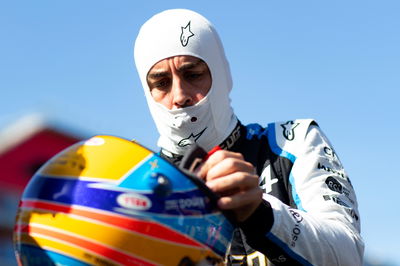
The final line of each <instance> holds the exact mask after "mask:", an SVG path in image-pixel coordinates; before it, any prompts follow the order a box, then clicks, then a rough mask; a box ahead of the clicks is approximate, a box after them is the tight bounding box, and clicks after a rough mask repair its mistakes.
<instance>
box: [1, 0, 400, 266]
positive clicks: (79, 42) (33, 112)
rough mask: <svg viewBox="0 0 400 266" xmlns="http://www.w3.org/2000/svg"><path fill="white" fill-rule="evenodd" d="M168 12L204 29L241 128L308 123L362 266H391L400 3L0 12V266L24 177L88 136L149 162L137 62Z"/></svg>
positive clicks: (29, 5)
mask: <svg viewBox="0 0 400 266" xmlns="http://www.w3.org/2000/svg"><path fill="white" fill-rule="evenodd" d="M169 8H189V9H193V10H195V11H197V12H200V13H201V14H203V15H204V16H206V17H207V18H208V19H209V20H210V21H212V22H213V23H214V25H215V26H216V28H217V30H218V31H219V33H220V35H221V38H222V41H223V43H224V46H225V51H226V54H227V57H228V59H229V61H230V66H231V70H232V75H233V81H234V87H233V90H232V94H231V98H232V105H233V107H234V109H235V111H236V114H237V115H238V117H239V119H240V120H241V121H242V122H243V123H245V124H246V123H253V122H258V123H261V124H263V125H266V124H267V123H269V122H271V121H280V120H289V119H296V118H314V119H316V120H317V122H318V123H319V125H320V126H321V128H322V129H323V130H324V131H325V133H326V134H327V135H328V137H329V138H330V140H331V142H332V143H333V145H334V147H335V149H336V151H337V153H338V155H339V156H340V158H341V161H342V162H343V164H344V166H345V168H346V170H347V172H348V174H349V176H350V178H351V180H352V183H353V186H354V188H355V190H356V192H357V196H358V201H359V211H360V214H361V221H362V236H363V238H364V240H365V243H366V253H365V265H392V266H394V265H400V253H399V250H400V241H399V238H400V234H399V232H398V224H399V222H398V221H399V220H400V213H399V211H398V209H397V207H395V206H396V202H397V194H398V188H399V187H400V186H399V185H400V181H399V180H400V178H399V171H398V168H397V163H396V162H395V160H396V158H397V153H398V150H399V148H400V145H399V131H400V126H399V121H398V120H397V118H398V114H399V111H398V110H397V107H398V105H399V99H400V97H399V89H400V49H399V47H400V16H399V12H400V2H399V1H395V0H392V1H389V0H381V1H372V0H363V1H361V0H354V1H344V0H337V1H317V0H314V1H294V0H288V1H270V0H266V1H207V0H204V1H175V0H171V1H160V0H154V1H146V3H145V1H127V0H120V1H101V0H96V1H94V0H87V1H77V0H69V1H63V0H59V1H50V0H37V1H23V0H21V1H2V2H0V25H1V26H0V36H1V39H0V62H1V63H0V92H1V94H0V247H1V248H0V265H15V264H16V263H15V259H14V255H13V251H12V229H13V224H14V217H15V212H16V209H17V206H18V200H19V197H20V195H21V192H22V191H23V189H24V187H25V185H26V184H27V182H28V181H29V178H30V177H31V176H32V174H33V173H34V172H35V171H36V170H37V169H38V167H40V165H42V164H43V163H44V162H45V161H46V160H48V159H49V158H50V157H51V156H53V155H54V154H55V153H57V152H58V151H60V150H61V149H63V148H65V147H67V146H69V145H71V144H72V143H75V142H76V141H78V140H81V139H86V138H89V137H91V136H93V135H97V134H109V135H116V136H119V137H123V138H127V139H136V140H137V141H139V142H140V143H142V144H143V145H145V146H147V147H149V148H151V149H154V150H157V149H158V148H157V146H156V141H157V132H156V129H155V126H154V125H153V122H152V119H151V117H150V114H149V112H148V110H147V106H146V103H145V98H144V94H143V90H142V88H141V84H140V81H139V79H138V77H137V72H136V69H135V66H134V62H133V43H134V40H135V38H136V35H137V33H138V30H139V28H140V26H141V25H142V24H143V23H144V22H145V21H146V20H147V19H148V18H150V17H151V16H152V15H154V14H155V13H157V12H160V11H162V10H165V9H169Z"/></svg>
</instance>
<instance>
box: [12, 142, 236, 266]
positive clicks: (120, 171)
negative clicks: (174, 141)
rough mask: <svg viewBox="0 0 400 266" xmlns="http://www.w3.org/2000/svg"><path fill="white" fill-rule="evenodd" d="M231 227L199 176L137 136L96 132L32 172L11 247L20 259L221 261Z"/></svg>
mask: <svg viewBox="0 0 400 266" xmlns="http://www.w3.org/2000/svg"><path fill="white" fill-rule="evenodd" d="M233 228H234V227H233V225H232V223H231V222H230V221H229V219H227V218H226V216H225V215H224V214H223V213H221V211H219V210H218V208H217V207H216V204H215V198H213V195H212V193H210V191H209V190H207V187H206V186H205V185H204V183H202V182H199V179H197V178H195V177H193V176H191V175H190V174H189V173H188V172H186V171H184V170H181V169H178V168H177V167H175V166H173V165H172V164H170V163H169V162H168V161H166V160H164V159H163V158H162V157H160V156H159V155H158V154H156V153H154V152H152V151H151V150H149V149H147V148H145V147H143V146H142V145H140V144H138V143H137V142H132V141H129V140H126V139H122V138H118V137H115V136H95V137H93V138H90V139H88V140H86V141H82V142H78V143H76V144H75V145H72V146H70V147H69V148H67V149H65V150H63V151H62V152H60V153H59V154H57V155H56V156H54V157H53V158H51V159H50V160H49V161H48V162H47V163H46V164H45V165H43V166H42V167H41V168H40V169H39V170H38V171H37V173H35V175H34V176H33V177H32V179H31V180H30V182H29V184H28V185H27V187H26V188H25V190H24V193H23V195H22V198H21V201H20V205H19V209H18V214H17V218H16V224H15V229H14V247H15V251H16V256H17V260H18V262H19V264H20V265H54V264H57V265H58V264H60V265H88V264H97V265H99V264H101V265H154V264H158V265H160V264H163V265H192V264H198V263H203V262H208V263H209V264H220V263H222V261H223V258H224V255H225V253H226V252H227V249H228V248H229V243H230V240H231V237H232V232H233Z"/></svg>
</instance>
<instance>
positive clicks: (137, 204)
mask: <svg viewBox="0 0 400 266" xmlns="http://www.w3.org/2000/svg"><path fill="white" fill-rule="evenodd" d="M117 203H118V204H119V205H120V206H122V207H124V208H127V209H131V210H139V211H144V210H148V209H150V207H151V201H150V200H149V199H148V198H147V197H146V196H144V195H141V194H137V193H123V194H120V195H119V196H118V197H117Z"/></svg>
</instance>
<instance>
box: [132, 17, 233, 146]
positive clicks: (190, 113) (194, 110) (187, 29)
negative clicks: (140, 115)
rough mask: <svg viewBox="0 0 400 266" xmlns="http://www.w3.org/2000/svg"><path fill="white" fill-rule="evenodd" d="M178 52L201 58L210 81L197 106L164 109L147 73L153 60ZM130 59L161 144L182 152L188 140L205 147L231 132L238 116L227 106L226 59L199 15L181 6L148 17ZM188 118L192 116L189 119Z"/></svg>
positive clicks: (213, 32) (228, 79)
mask: <svg viewBox="0 0 400 266" xmlns="http://www.w3.org/2000/svg"><path fill="white" fill-rule="evenodd" d="M177 55H190V56H195V57H198V58H200V59H202V60H203V61H205V62H206V63H207V65H208V67H209V69H210V72H211V77H212V85H211V89H210V91H209V92H208V94H207V96H206V97H205V98H204V99H202V100H201V101H200V102H198V103H197V104H196V105H194V106H190V107H185V108H181V109H177V110H168V109H167V108H166V107H164V106H163V105H161V104H158V103H156V102H155V101H154V99H153V98H152V96H151V94H150V89H149V86H148V84H147V81H146V77H147V73H148V72H149V70H150V69H151V67H152V66H153V65H154V64H155V63H157V62H159V61H161V60H163V59H165V58H169V57H172V56H177ZM135 64H136V68H137V70H138V73H139V77H140V79H141V82H142V85H143V88H144V91H145V96H146V99H147V103H148V105H149V109H150V113H151V115H152V117H153V119H154V122H155V124H156V126H157V130H158V132H159V134H160V138H159V140H158V145H159V146H160V147H162V148H164V149H166V150H168V151H170V152H173V153H176V154H183V153H184V152H185V150H186V149H187V148H188V147H189V146H190V144H192V143H194V142H197V143H198V144H199V145H200V146H202V147H203V148H204V149H206V150H210V149H212V148H213V147H214V146H216V145H218V144H220V143H221V142H222V141H223V140H224V139H225V138H226V137H228V135H229V134H230V133H231V132H232V130H233V129H234V127H235V125H236V123H237V118H236V116H235V115H234V113H233V109H232V107H231V105H230V98H229V92H230V90H231V88H232V78H231V73H230V69H229V64H228V62H227V60H226V57H225V52H224V49H223V47H222V43H221V41H220V38H219V36H218V34H217V32H216V30H215V29H214V27H213V25H212V24H211V23H210V22H209V21H208V20H207V19H205V18H204V17H203V16H201V15H199V14H198V13H195V12H193V11H190V10H185V9H172V10H167V11H164V12H161V13H159V14H157V15H155V16H153V17H152V18H151V19H149V20H148V21H147V22H146V23H145V24H144V25H143V26H142V28H141V29H140V32H139V34H138V37H137V39H136V42H135ZM192 117H196V118H197V120H196V121H192V119H191V118H192ZM201 132H203V133H202V134H200V133H201Z"/></svg>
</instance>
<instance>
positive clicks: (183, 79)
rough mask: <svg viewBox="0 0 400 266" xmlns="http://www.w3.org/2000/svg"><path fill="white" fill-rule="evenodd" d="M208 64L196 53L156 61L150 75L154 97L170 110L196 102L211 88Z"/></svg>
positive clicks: (149, 80)
mask: <svg viewBox="0 0 400 266" xmlns="http://www.w3.org/2000/svg"><path fill="white" fill-rule="evenodd" d="M211 83H212V79H211V74H210V70H209V69H208V66H207V64H206V63H205V62H204V61H203V60H201V59H199V58H197V57H193V56H187V55H182V56H174V57H170V58H166V59H163V60H161V61H159V62H158V63H156V64H155V65H154V66H153V67H152V68H151V69H150V71H149V73H148V74H147V84H148V85H149V87H150V93H151V95H152V97H153V99H154V100H155V101H156V102H158V103H160V104H162V105H164V106H165V107H167V108H168V109H170V110H174V109H178V108H184V107H188V106H192V105H195V104H196V103H198V102H199V101H200V100H201V99H203V98H204V97H205V96H206V95H207V93H208V91H209V90H210V88H211Z"/></svg>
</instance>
